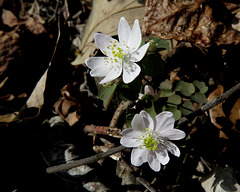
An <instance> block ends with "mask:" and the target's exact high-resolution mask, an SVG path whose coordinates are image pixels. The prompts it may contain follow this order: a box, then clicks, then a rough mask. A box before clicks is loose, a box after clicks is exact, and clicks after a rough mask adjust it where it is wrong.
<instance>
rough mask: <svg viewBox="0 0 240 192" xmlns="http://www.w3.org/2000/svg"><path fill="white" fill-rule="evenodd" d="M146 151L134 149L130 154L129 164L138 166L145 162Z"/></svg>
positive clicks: (144, 149)
mask: <svg viewBox="0 0 240 192" xmlns="http://www.w3.org/2000/svg"><path fill="white" fill-rule="evenodd" d="M147 156H148V150H147V149H146V148H141V149H139V148H134V149H133V150H132V153H131V163H132V164H133V165H134V166H140V165H142V164H143V163H145V162H147Z"/></svg>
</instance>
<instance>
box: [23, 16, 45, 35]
mask: <svg viewBox="0 0 240 192" xmlns="http://www.w3.org/2000/svg"><path fill="white" fill-rule="evenodd" d="M25 25H26V28H27V29H28V30H29V31H31V32H32V33H33V34H35V35H38V34H41V33H45V32H46V29H45V28H44V26H43V25H42V24H41V23H38V22H36V21H35V20H34V19H33V18H32V17H28V18H27V19H26V21H25Z"/></svg>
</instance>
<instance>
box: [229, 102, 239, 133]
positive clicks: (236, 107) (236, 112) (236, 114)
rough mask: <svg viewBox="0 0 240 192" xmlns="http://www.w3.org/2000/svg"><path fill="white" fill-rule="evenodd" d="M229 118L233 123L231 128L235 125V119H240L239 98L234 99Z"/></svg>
mask: <svg viewBox="0 0 240 192" xmlns="http://www.w3.org/2000/svg"><path fill="white" fill-rule="evenodd" d="M229 120H230V121H231V122H232V123H233V127H232V128H233V129H235V127H236V123H237V121H239V120H240V99H238V100H237V101H236V103H235V104H234V105H233V108H232V110H231V112H230V116H229Z"/></svg>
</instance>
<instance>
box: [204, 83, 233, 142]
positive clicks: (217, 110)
mask: <svg viewBox="0 0 240 192" xmlns="http://www.w3.org/2000/svg"><path fill="white" fill-rule="evenodd" d="M223 91H224V90H223V86H222V85H218V86H217V89H215V90H214V91H213V92H211V93H210V94H209V96H208V98H207V100H208V102H210V101H212V100H213V99H215V98H217V97H219V96H221V95H222V94H223ZM209 115H210V119H211V122H212V123H213V124H214V125H215V126H216V127H217V128H218V129H221V128H223V127H222V125H220V124H218V122H217V118H220V117H225V118H226V115H225V113H224V112H223V109H222V103H219V104H218V105H216V106H215V107H213V108H211V109H210V110H209ZM219 137H220V138H225V139H228V137H227V136H226V134H225V133H223V132H222V131H221V130H220V133H219Z"/></svg>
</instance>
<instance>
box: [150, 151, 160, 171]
mask: <svg viewBox="0 0 240 192" xmlns="http://www.w3.org/2000/svg"><path fill="white" fill-rule="evenodd" d="M147 160H148V164H149V166H150V167H151V168H152V170H154V171H156V172H158V171H160V169H161V164H160V161H159V160H158V158H157V155H156V153H155V152H153V151H150V152H149V153H148V157H147Z"/></svg>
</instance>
